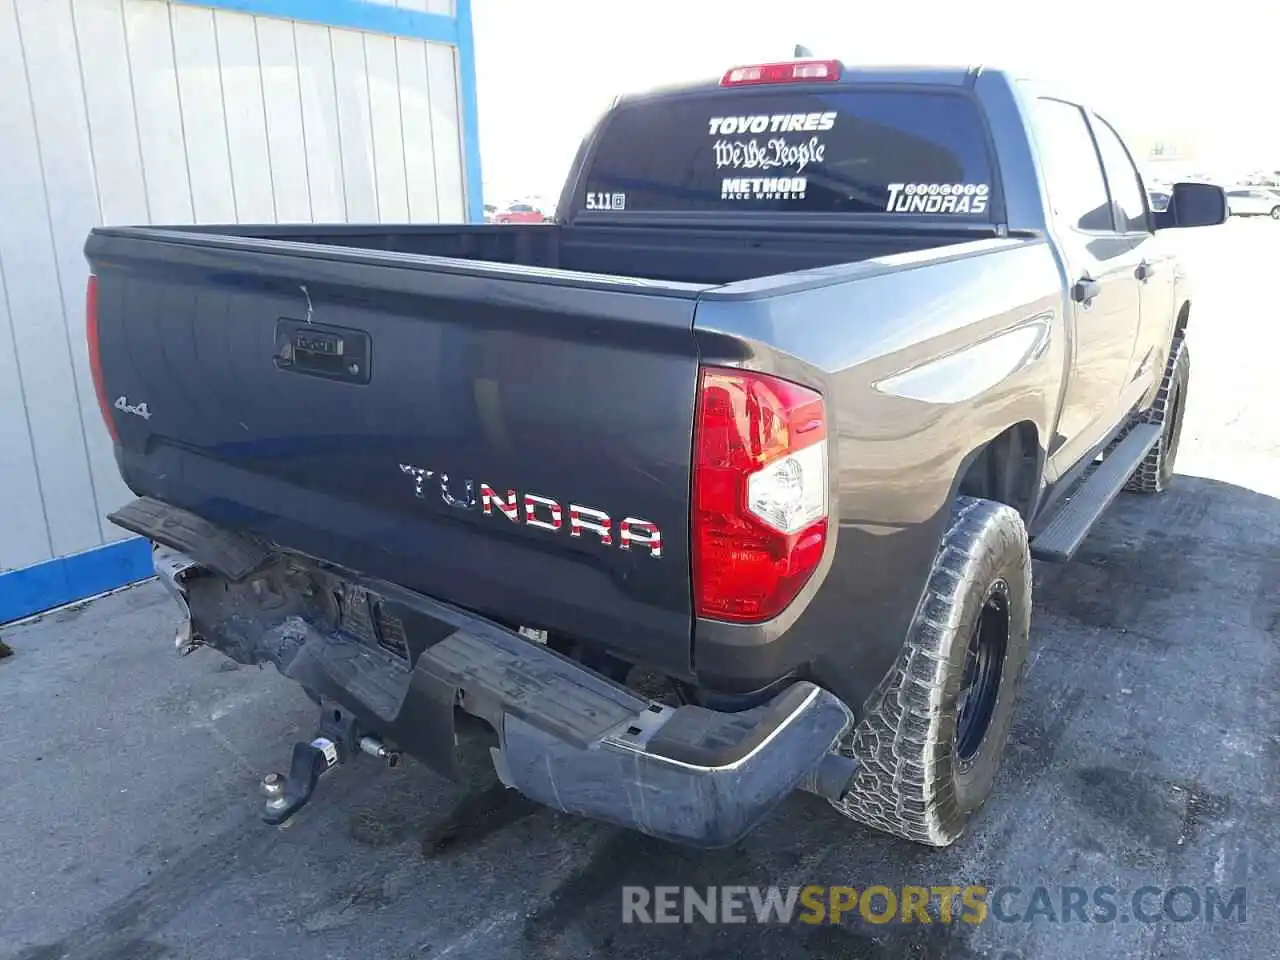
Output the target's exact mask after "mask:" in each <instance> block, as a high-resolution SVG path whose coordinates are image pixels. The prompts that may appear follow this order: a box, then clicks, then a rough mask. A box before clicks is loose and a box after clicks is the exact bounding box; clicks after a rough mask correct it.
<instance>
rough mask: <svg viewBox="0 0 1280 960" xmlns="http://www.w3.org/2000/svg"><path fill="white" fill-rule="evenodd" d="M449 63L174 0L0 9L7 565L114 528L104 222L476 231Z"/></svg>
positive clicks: (378, 42) (342, 34)
mask: <svg viewBox="0 0 1280 960" xmlns="http://www.w3.org/2000/svg"><path fill="white" fill-rule="evenodd" d="M379 2H389V4H390V5H394V6H399V7H403V8H405V9H410V10H415V11H419V12H430V13H445V14H452V13H453V9H452V7H453V3H452V2H451V0H379ZM455 55H456V51H455V48H454V47H452V46H450V45H447V44H442V43H431V42H424V41H421V40H412V39H405V38H391V37H387V36H381V35H376V34H370V33H361V32H356V31H353V30H344V29H337V28H330V27H325V26H317V25H312V24H304V23H294V22H292V21H288V20H276V19H269V18H265V17H258V16H250V15H246V14H241V13H234V12H228V11H226V10H211V9H207V8H202V7H198V6H189V5H179V4H176V3H175V4H170V3H167V2H165V0H0V571H3V570H5V569H12V568H20V567H25V566H28V565H30V564H33V563H37V562H39V561H41V560H46V559H50V558H53V557H62V556H66V555H68V554H72V553H77V552H80V551H83V550H87V549H90V548H93V547H96V546H98V545H101V544H103V543H106V542H108V541H110V540H114V539H118V538H119V537H120V536H121V532H120V531H119V530H117V529H116V528H114V527H113V526H111V525H110V524H108V523H107V522H106V521H105V520H103V519H102V518H103V516H104V514H106V513H107V512H109V511H110V510H112V509H114V508H115V507H116V506H118V505H120V504H121V503H122V502H123V501H125V500H126V499H127V497H128V492H127V491H126V490H125V488H124V486H123V484H122V483H121V482H120V480H119V477H118V475H117V472H116V467H115V462H114V460H113V458H112V455H111V449H110V441H109V440H108V438H107V435H106V431H105V429H104V428H103V426H102V424H101V420H100V418H99V414H98V410H97V403H96V400H95V398H94V392H93V387H92V382H91V379H90V374H89V360H88V355H87V352H86V349H85V346H84V316H83V299H84V282H85V276H86V266H85V262H84V259H83V256H82V253H81V251H82V247H83V244H84V240H85V235H86V234H87V233H88V231H89V229H90V228H91V227H92V226H93V225H94V224H132V223H154V224H181V223H192V222H197V223H211V222H233V221H234V222H242V223H252V222H258V223H262V222H273V221H274V222H288V221H296V222H306V221H315V222H323V221H330V222H332V221H366V222H368V221H388V222H391V221H400V222H405V221H415V222H430V221H444V222H448V221H462V220H464V219H465V215H464V210H465V197H464V173H463V169H464V168H463V143H462V135H461V131H460V125H459V106H458V104H459V99H458V92H457V70H456V64H455Z"/></svg>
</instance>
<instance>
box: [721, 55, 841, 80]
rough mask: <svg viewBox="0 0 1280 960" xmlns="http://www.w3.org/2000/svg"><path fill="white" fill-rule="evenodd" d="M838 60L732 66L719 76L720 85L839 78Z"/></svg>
mask: <svg viewBox="0 0 1280 960" xmlns="http://www.w3.org/2000/svg"><path fill="white" fill-rule="evenodd" d="M841 66H842V64H841V63H840V61H839V60H795V61H791V62H788V63H756V64H752V65H751V66H748V67H734V68H733V69H732V70H729V71H726V72H725V75H724V76H723V77H721V78H720V86H722V87H741V86H747V85H750V84H754V83H821V82H822V81H824V80H839V79H840V68H841Z"/></svg>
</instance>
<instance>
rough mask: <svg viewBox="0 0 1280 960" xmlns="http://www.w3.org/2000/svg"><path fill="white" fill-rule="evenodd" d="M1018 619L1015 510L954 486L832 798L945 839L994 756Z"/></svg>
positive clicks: (1027, 603) (1025, 591)
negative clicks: (903, 634) (838, 795)
mask: <svg viewBox="0 0 1280 960" xmlns="http://www.w3.org/2000/svg"><path fill="white" fill-rule="evenodd" d="M1030 624H1031V557H1030V553H1029V550H1028V547H1027V532H1026V529H1025V528H1024V526H1023V524H1022V518H1021V517H1020V516H1019V515H1018V513H1017V511H1015V510H1013V509H1012V508H1011V507H1007V506H1005V505H1003V504H999V503H995V502H993V501H990V500H978V499H973V498H969V497H961V498H959V499H958V500H957V502H956V509H955V511H954V513H953V515H952V519H951V524H950V526H949V528H948V529H947V533H946V535H945V536H944V538H943V541H942V546H941V548H940V550H939V551H938V555H937V558H936V559H935V560H934V564H933V570H932V572H931V573H930V576H929V583H928V587H927V588H926V591H925V596H924V599H923V601H922V602H921V604H920V607H919V609H918V610H917V612H916V616H915V619H914V621H913V622H912V624H911V627H910V629H909V631H908V635H907V641H906V643H905V644H904V646H903V650H902V653H901V654H900V655H899V657H898V660H897V662H896V663H895V664H894V666H893V668H892V669H891V670H890V671H889V674H888V675H887V676H886V677H885V678H884V680H882V681H881V683H880V686H879V687H878V688H877V689H876V692H875V693H874V694H873V695H872V696H871V698H870V700H869V701H868V709H867V712H866V717H865V719H863V721H862V722H861V723H860V724H859V725H858V727H857V728H856V729H855V730H854V731H853V733H852V734H850V736H849V738H848V739H847V740H846V742H845V743H844V744H843V745H842V747H841V749H842V751H843V752H844V753H845V754H846V755H847V756H850V757H852V758H853V759H854V760H856V761H857V763H858V766H857V770H856V772H855V774H854V778H853V781H852V783H851V785H850V788H849V790H848V792H847V793H846V794H845V796H844V797H843V798H842V800H841V801H840V802H838V803H835V804H834V806H835V807H836V809H838V810H840V811H841V812H842V813H844V814H845V815H846V816H849V817H851V818H853V819H855V820H859V821H862V822H863V823H866V824H869V825H871V826H873V827H877V828H879V829H881V830H884V831H886V832H888V833H892V834H895V835H897V836H900V837H905V838H906V839H908V840H914V841H916V842H918V843H925V844H929V845H931V846H947V845H948V844H950V843H952V842H953V841H955V839H956V838H957V837H959V836H960V834H961V833H963V832H964V828H965V826H966V824H967V823H968V821H969V818H970V817H971V816H972V814H973V812H974V811H975V810H977V809H978V808H979V807H980V806H981V805H982V803H983V801H984V800H986V798H987V795H988V794H989V793H990V792H991V786H992V783H993V782H994V780H995V775H996V771H997V770H999V768H1000V760H1001V757H1002V755H1003V753H1004V746H1005V742H1006V740H1007V739H1008V736H1009V727H1010V726H1011V724H1012V722H1013V712H1014V703H1015V701H1016V699H1017V693H1018V687H1019V685H1020V684H1021V681H1022V672H1023V666H1024V664H1025V663H1026V657H1027V637H1028V633H1029V630H1030Z"/></svg>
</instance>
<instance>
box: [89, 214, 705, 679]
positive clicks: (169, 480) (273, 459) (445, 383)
mask: <svg viewBox="0 0 1280 960" xmlns="http://www.w3.org/2000/svg"><path fill="white" fill-rule="evenodd" d="M86 251H87V254H88V256H89V259H90V262H91V264H92V267H93V271H94V273H95V275H96V276H97V277H98V318H99V319H98V331H99V333H98V335H99V343H100V351H101V368H102V377H103V381H104V386H105V393H106V398H107V401H108V402H109V403H110V404H112V409H111V414H112V416H113V418H114V423H115V426H116V430H117V432H118V435H119V443H118V446H117V456H118V459H119V461H120V465H121V470H122V473H123V475H124V477H125V480H126V481H127V482H128V484H129V486H130V488H131V489H132V490H133V491H134V492H135V493H137V494H139V495H143V496H152V497H155V498H158V499H160V500H163V501H166V502H169V503H172V504H175V505H177V506H180V507H184V508H186V509H188V510H191V511H193V512H195V513H197V514H199V515H200V516H203V517H204V518H206V519H208V520H210V521H212V522H214V523H217V524H221V525H225V526H227V527H230V528H232V529H238V530H245V531H249V532H253V533H255V534H258V535H260V536H262V537H265V538H267V539H268V540H271V541H274V542H276V543H278V544H280V545H282V546H285V547H288V548H291V549H294V550H298V551H301V552H304V553H308V554H311V555H313V556H315V557H318V558H321V559H324V560H328V561H331V562H333V563H335V564H339V565H342V566H345V567H349V568H351V569H354V570H358V571H361V572H364V573H367V574H370V575H373V576H376V577H381V578H385V579H387V580H391V581H393V582H396V583H399V584H402V585H405V586H407V587H410V588H411V589H414V590H417V591H420V592H422V593H425V594H427V595H429V596H432V597H435V598H438V599H442V600H446V601H449V602H452V603H455V604H457V605H459V606H462V607H466V608H470V609H472V610H476V611H479V612H481V613H484V614H486V615H489V616H491V617H495V618H498V619H502V620H505V621H508V622H510V623H514V624H523V625H528V626H532V627H537V628H542V629H548V630H552V631H557V632H563V633H567V634H569V635H573V636H578V637H583V638H589V639H592V640H595V641H598V642H600V643H602V644H605V645H606V646H609V647H611V648H613V649H615V650H616V651H618V652H619V653H621V654H623V655H624V656H626V657H628V658H630V659H639V660H643V661H645V662H647V663H649V664H651V665H653V666H655V667H662V668H665V669H667V670H669V671H671V672H675V673H683V672H687V671H688V668H689V649H690V631H691V622H692V621H691V614H690V564H689V544H688V536H689V535H688V526H689V474H690V451H691V443H692V441H691V438H692V431H693V403H694V392H695V381H696V376H697V362H698V361H697V354H696V350H695V347H694V341H693V336H692V333H691V325H692V316H693V309H694V304H695V299H696V296H697V293H698V290H699V288H697V287H693V286H689V285H674V284H672V285H662V284H653V283H641V282H633V281H628V280H626V279H625V278H609V277H593V276H589V275H585V274H572V273H567V272H564V271H554V270H541V269H532V268H522V267H507V266H503V265H500V264H490V263H466V262H464V261H458V260H444V259H441V258H431V257H415V256H411V255H403V254H394V253H377V252H370V251H357V250H354V249H344V248H335V247H319V246H311V245H307V244H298V243H282V242H276V241H264V240H250V239H245V238H236V237H226V236H218V237H215V236H201V235H196V234H176V233H166V232H162V231H145V230H109V229H108V230H99V231H95V233H94V234H93V235H92V236H91V237H90V240H89V243H88V245H87V248H86ZM144 404H145V406H143V405H144Z"/></svg>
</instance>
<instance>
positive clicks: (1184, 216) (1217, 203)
mask: <svg viewBox="0 0 1280 960" xmlns="http://www.w3.org/2000/svg"><path fill="white" fill-rule="evenodd" d="M1155 221H1156V229H1157V230H1166V229H1168V228H1169V227H1212V226H1214V225H1215V224H1219V223H1226V222H1227V192H1226V191H1225V190H1223V189H1222V188H1221V187H1219V186H1215V185H1214V184H1212V183H1175V184H1174V185H1173V190H1172V191H1171V193H1170V196H1169V205H1168V206H1167V207H1166V208H1165V209H1164V210H1163V211H1160V212H1158V213H1155Z"/></svg>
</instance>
